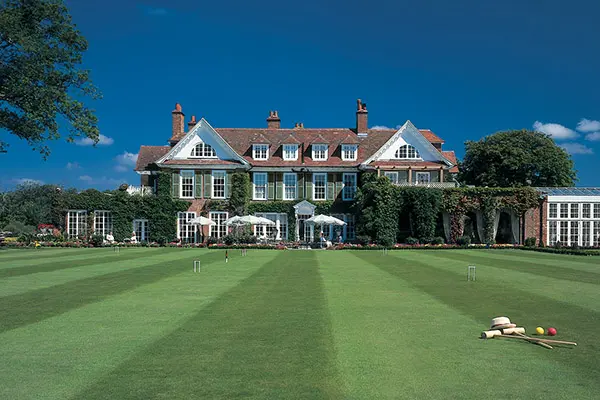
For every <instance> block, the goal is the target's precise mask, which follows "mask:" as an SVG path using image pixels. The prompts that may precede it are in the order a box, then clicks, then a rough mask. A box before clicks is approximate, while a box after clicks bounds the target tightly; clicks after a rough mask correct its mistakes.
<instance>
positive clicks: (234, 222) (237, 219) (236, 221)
mask: <svg viewBox="0 0 600 400" xmlns="http://www.w3.org/2000/svg"><path fill="white" fill-rule="evenodd" d="M241 219H242V217H240V216H239V215H236V216H234V217H231V218H229V219H228V220H227V221H225V225H227V226H230V225H244V224H247V222H244V221H242V220H241Z"/></svg>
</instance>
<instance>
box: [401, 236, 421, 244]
mask: <svg viewBox="0 0 600 400" xmlns="http://www.w3.org/2000/svg"><path fill="white" fill-rule="evenodd" d="M404 243H406V244H408V245H411V246H414V245H415V244H419V239H417V238H414V237H407V238H406V240H405V241H404Z"/></svg>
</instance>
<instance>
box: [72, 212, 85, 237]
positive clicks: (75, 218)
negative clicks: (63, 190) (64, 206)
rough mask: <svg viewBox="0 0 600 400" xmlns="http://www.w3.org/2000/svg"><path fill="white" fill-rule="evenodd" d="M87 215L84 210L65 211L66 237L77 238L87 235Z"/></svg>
mask: <svg viewBox="0 0 600 400" xmlns="http://www.w3.org/2000/svg"><path fill="white" fill-rule="evenodd" d="M87 220H88V213H87V211H86V210H68V211H67V237H69V238H78V237H79V236H86V235H87Z"/></svg>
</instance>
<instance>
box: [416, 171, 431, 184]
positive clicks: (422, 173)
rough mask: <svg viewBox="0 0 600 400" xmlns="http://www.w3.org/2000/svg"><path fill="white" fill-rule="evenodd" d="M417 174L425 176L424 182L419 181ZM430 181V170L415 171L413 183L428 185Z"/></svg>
mask: <svg viewBox="0 0 600 400" xmlns="http://www.w3.org/2000/svg"><path fill="white" fill-rule="evenodd" d="M419 176H426V177H427V181H426V182H419ZM430 183H431V172H422V171H419V172H416V173H415V185H429V184H430Z"/></svg>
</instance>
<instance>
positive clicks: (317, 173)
mask: <svg viewBox="0 0 600 400" xmlns="http://www.w3.org/2000/svg"><path fill="white" fill-rule="evenodd" d="M317 176H324V177H325V179H324V181H323V182H324V183H323V187H324V188H325V189H324V190H323V198H322V199H321V198H317V184H316V182H317ZM312 192H313V193H312V197H313V200H314V201H323V200H327V173H326V172H316V173H314V174H313V191H312Z"/></svg>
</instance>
